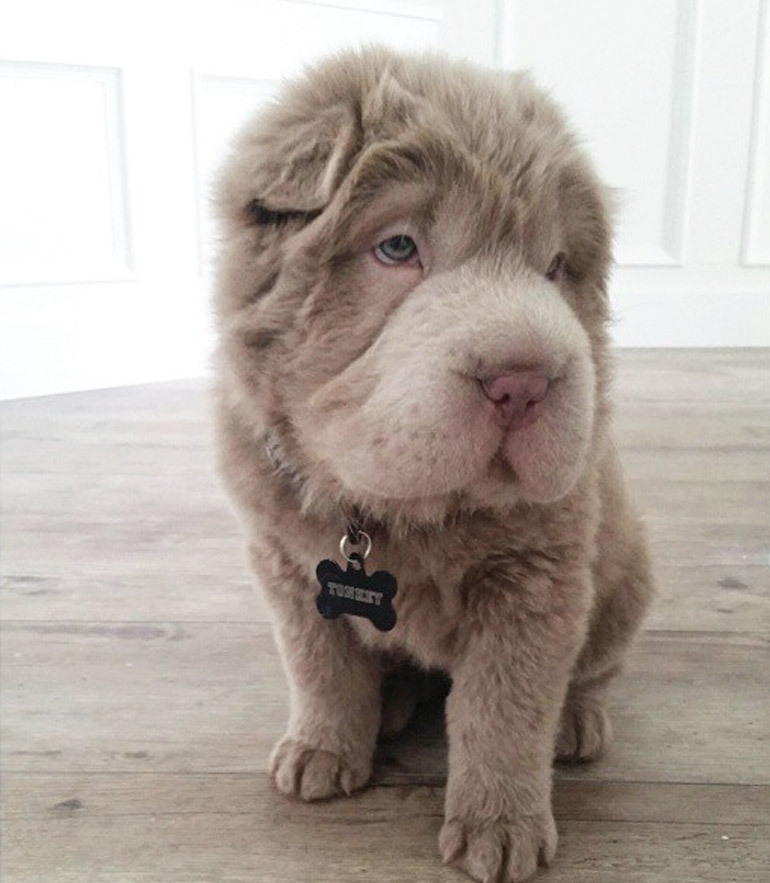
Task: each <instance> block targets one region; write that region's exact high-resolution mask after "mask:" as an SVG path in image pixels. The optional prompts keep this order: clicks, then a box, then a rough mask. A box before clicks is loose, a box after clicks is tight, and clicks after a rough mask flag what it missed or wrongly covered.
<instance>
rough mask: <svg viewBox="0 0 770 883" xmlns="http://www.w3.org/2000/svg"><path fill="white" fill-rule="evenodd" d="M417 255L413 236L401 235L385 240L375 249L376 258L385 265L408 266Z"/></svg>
mask: <svg viewBox="0 0 770 883" xmlns="http://www.w3.org/2000/svg"><path fill="white" fill-rule="evenodd" d="M416 254H417V245H416V243H415V241H414V239H412V237H411V236H407V235H406V234H404V233H399V234H398V235H397V236H391V237H390V238H389V239H384V240H383V241H382V242H381V243H380V244H379V245H378V246H376V247H375V249H374V256H375V257H376V258H377V260H378V261H381V262H382V263H383V264H391V265H393V264H407V263H409V261H410V260H411V259H412V258H413V257H414V256H415V255H416Z"/></svg>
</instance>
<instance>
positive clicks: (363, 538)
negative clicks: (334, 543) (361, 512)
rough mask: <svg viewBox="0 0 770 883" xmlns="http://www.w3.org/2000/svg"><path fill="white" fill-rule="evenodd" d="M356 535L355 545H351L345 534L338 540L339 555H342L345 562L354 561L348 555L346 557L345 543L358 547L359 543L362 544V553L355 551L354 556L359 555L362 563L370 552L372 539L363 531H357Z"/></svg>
mask: <svg viewBox="0 0 770 883" xmlns="http://www.w3.org/2000/svg"><path fill="white" fill-rule="evenodd" d="M357 533H358V542H357V543H353V542H352V541H351V539H350V537H349V536H348V535H347V534H343V535H342V539H341V540H340V555H342V557H343V558H344V559H345V560H346V561H355V560H356V559H355V558H351V557H350V555H348V553H347V550H346V545H345V544H346V543H348V544H350V545H351V546H360V545H361V543H363V544H364V550H363V552H358V551H356V555H360V556H361V558H363V560H364V561H366V559H367V558H368V557H369V553H370V552H371V551H372V538H371V537H370V536H369V534H368V533H366V531H364V530H359V531H357Z"/></svg>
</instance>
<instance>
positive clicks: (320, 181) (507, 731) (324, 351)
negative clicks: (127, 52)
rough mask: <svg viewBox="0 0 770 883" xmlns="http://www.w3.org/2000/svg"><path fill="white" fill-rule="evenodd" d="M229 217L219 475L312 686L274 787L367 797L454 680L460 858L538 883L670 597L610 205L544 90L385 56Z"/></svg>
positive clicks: (336, 86)
mask: <svg viewBox="0 0 770 883" xmlns="http://www.w3.org/2000/svg"><path fill="white" fill-rule="evenodd" d="M215 201H216V206H217V210H218V214H219V219H220V229H221V243H220V250H219V259H218V270H217V284H216V289H217V291H216V313H217V321H218V335H219V346H218V354H217V377H218V380H217V392H216V395H217V423H218V444H219V454H220V466H221V471H222V474H223V476H224V480H225V483H226V485H227V487H228V490H229V492H230V494H231V496H232V498H233V499H234V501H235V504H236V508H237V510H238V512H239V515H240V519H241V521H242V524H243V528H244V530H245V533H246V536H247V539H248V544H249V550H250V559H251V562H252V566H253V569H254V572H255V574H256V576H257V579H258V582H259V584H260V585H261V587H262V589H263V590H264V592H265V593H266V596H267V598H268V600H269V604H270V607H271V609H272V613H273V619H274V625H275V633H276V639H277V643H278V646H279V648H280V652H281V656H282V660H283V664H284V667H285V671H286V675H287V678H288V681H289V687H290V700H291V711H290V715H289V722H288V726H287V730H286V734H285V736H284V737H283V738H282V739H281V740H280V742H279V743H278V744H277V745H276V747H275V749H274V751H273V754H272V762H271V763H272V776H273V780H274V782H275V786H276V788H277V789H278V790H279V791H280V792H283V793H284V794H287V795H295V796H297V797H300V798H302V799H304V800H319V799H323V798H329V797H333V796H334V795H337V794H350V793H351V792H353V791H356V790H357V789H360V788H362V787H363V786H364V785H366V783H367V781H368V780H369V778H370V776H371V773H372V755H373V752H374V750H375V744H376V742H377V739H378V735H380V734H381V733H383V732H395V731H397V730H399V729H400V728H402V727H403V726H404V725H405V724H406V723H407V721H408V720H409V716H410V714H411V712H412V710H413V708H414V706H415V703H416V701H417V697H418V692H419V691H418V689H417V681H418V679H419V678H420V677H421V673H425V672H440V673H443V674H444V675H445V676H446V677H447V678H448V682H449V683H451V689H450V692H449V694H448V696H447V699H446V727H447V735H448V745H449V749H448V777H447V784H446V798H445V819H444V824H443V828H442V830H441V834H440V838H439V848H440V851H441V855H442V857H443V859H444V861H445V862H455V863H457V864H458V865H459V866H461V867H463V868H464V869H465V870H466V871H467V872H468V873H470V875H471V876H473V877H475V878H476V879H478V880H498V879H501V880H505V881H519V880H524V879H526V878H528V877H530V876H531V875H532V874H533V873H535V871H536V868H537V866H538V864H547V863H548V862H550V860H551V859H552V857H553V855H554V851H555V848H556V827H555V825H554V820H553V815H552V811H551V781H552V765H553V761H554V759H555V758H556V759H564V760H572V761H587V760H591V759H593V758H596V757H598V756H599V755H600V754H601V753H602V751H603V750H604V749H605V748H606V747H607V744H608V742H609V740H610V738H611V729H610V721H609V719H608V716H607V711H606V707H605V693H606V688H607V684H608V682H609V681H610V679H611V678H612V677H613V676H614V675H615V674H616V673H617V672H618V671H619V669H620V667H621V663H622V658H623V655H624V652H625V650H626V648H627V646H628V643H629V641H630V639H631V638H632V636H633V634H634V633H635V631H636V630H637V628H638V626H639V623H640V620H641V618H642V615H643V612H644V610H645V607H646V606H647V604H648V601H649V599H650V596H651V594H652V589H651V579H650V575H649V568H648V559H647V552H646V546H645V539H644V536H643V532H642V529H641V527H640V524H639V522H638V520H637V518H636V516H635V515H634V513H633V511H632V509H631V508H630V506H629V502H628V500H627V496H626V492H625V490H624V481H623V476H622V473H621V471H620V468H619V464H618V460H617V456H616V452H615V448H614V446H613V440H612V429H611V409H610V403H609V383H610V374H611V358H610V351H609V345H608V333H607V325H608V318H609V307H608V297H607V280H608V273H609V271H610V265H611V238H612V229H611V219H610V211H609V200H608V196H607V192H606V191H605V189H604V188H603V187H602V185H601V183H600V181H599V180H598V178H597V176H596V174H595V172H594V170H593V168H592V166H591V164H590V163H589V161H588V160H587V158H586V157H585V155H584V154H583V152H582V150H581V149H580V148H579V147H578V143H577V141H576V138H575V136H574V134H573V133H572V132H571V131H570V129H569V127H568V126H567V125H566V123H565V120H564V117H563V116H562V114H561V112H560V111H559V109H558V108H557V107H556V106H555V105H554V104H553V103H552V101H551V100H550V99H549V98H548V97H547V96H546V95H545V94H544V93H543V92H542V91H540V90H539V89H538V88H537V87H536V86H535V85H534V84H533V82H532V81H531V79H530V77H529V76H528V75H526V74H521V73H504V72H500V71H497V72H492V71H486V70H483V69H480V68H477V67H474V66H472V65H470V64H465V63H458V62H450V61H447V60H442V59H441V58H438V57H435V56H426V57H421V56H414V57H412V56H401V55H398V54H395V53H392V52H390V51H387V50H384V49H379V48H370V49H367V50H364V51H361V52H350V53H347V54H341V55H338V56H336V57H334V58H332V59H330V60H327V61H325V62H323V63H321V64H319V65H317V66H316V67H314V68H313V69H311V70H309V72H307V73H306V75H304V76H303V77H301V78H299V79H297V80H296V81H293V82H290V83H288V84H287V85H285V87H284V88H283V91H282V93H281V94H280V96H279V97H278V99H277V100H276V101H275V102H274V103H272V104H271V105H270V106H269V107H268V108H267V109H266V110H264V111H263V112H262V113H261V114H260V115H259V116H258V118H257V119H256V120H254V121H253V122H252V123H251V124H250V125H248V126H246V127H245V129H244V130H243V131H242V132H241V134H240V136H239V137H238V138H237V139H236V141H235V143H234V145H233V149H232V152H231V155H230V157H229V159H228V160H227V162H226V163H225V166H224V168H223V170H222V173H221V176H220V178H219V181H218V185H217V192H216V200H215Z"/></svg>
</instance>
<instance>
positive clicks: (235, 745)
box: [2, 351, 770, 883]
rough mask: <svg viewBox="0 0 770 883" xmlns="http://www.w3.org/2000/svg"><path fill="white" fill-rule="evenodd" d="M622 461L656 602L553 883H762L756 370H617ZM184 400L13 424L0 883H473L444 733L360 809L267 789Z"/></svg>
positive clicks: (765, 608) (256, 615)
mask: <svg viewBox="0 0 770 883" xmlns="http://www.w3.org/2000/svg"><path fill="white" fill-rule="evenodd" d="M616 389H617V395H616V398H617V400H618V410H619V414H618V417H619V419H618V423H619V432H620V437H621V443H622V447H623V449H624V451H625V461H626V464H627V467H628V471H629V474H630V476H631V478H632V482H633V485H634V490H635V492H636V496H637V498H638V501H639V504H640V506H641V508H642V509H643V511H644V512H645V513H646V518H647V522H648V524H649V529H650V534H651V538H652V543H653V547H654V553H655V558H656V561H657V565H658V573H659V578H660V586H661V593H660V598H659V601H658V603H657V605H656V607H655V610H654V612H653V613H652V615H651V617H650V619H649V623H648V630H647V632H646V634H645V635H644V637H643V638H642V639H641V641H640V642H639V645H638V647H637V648H636V650H635V652H634V654H633V657H632V660H631V662H630V666H629V671H628V674H627V676H626V677H625V678H624V679H623V680H622V681H621V682H619V683H618V684H617V686H616V688H615V691H614V694H613V700H612V711H613V714H614V722H615V730H616V735H617V739H616V743H615V745H614V746H613V749H612V751H611V753H610V755H609V757H608V758H607V759H606V760H605V761H603V762H601V763H599V764H596V765H594V766H587V767H584V768H579V769H566V770H559V771H558V772H557V776H556V785H555V797H554V799H555V810H556V816H557V821H558V823H559V829H560V834H561V840H560V848H559V852H558V855H557V860H556V863H555V865H554V867H553V868H552V870H551V871H550V872H549V873H548V875H547V877H546V879H547V880H548V881H550V883H588V881H591V883H604V881H606V883H642V881H644V883H662V881H665V883H688V881H714V883H725V881H741V883H742V881H752V883H760V881H762V883H767V881H770V647H769V645H768V635H770V566H769V565H770V561H769V560H768V549H769V547H770V530H769V526H770V354H768V352H767V351H764V352H760V351H753V352H750V351H741V352H735V351H732V352H723V351H712V352H692V351H690V352H687V351H665V352H649V351H648V352H644V351H635V352H626V353H624V354H623V355H622V358H621V367H620V371H619V376H618V380H617V384H616ZM207 408H208V404H207V398H206V393H205V389H204V387H203V384H202V383H201V382H182V383H173V384H164V385H159V386H147V387H141V388H135V389H121V390H113V391H108V392H95V393H84V394H77V395H71V396H59V397H54V398H47V399H36V400H29V401H21V402H14V403H9V404H6V405H5V406H3V408H2V437H3V442H2V519H3V520H2V567H3V583H2V618H3V636H2V758H3V776H2V814H3V822H2V824H3V831H2V834H3V837H2V880H3V883H65V881H66V883H99V881H120V883H124V881H131V883H134V881H145V883H181V881H185V883H187V881H189V883H192V881H201V883H203V881H206V883H209V881H244V883H246V881H248V883H261V881H301V883H304V881H312V883H316V881H318V883H346V881H371V883H382V881H393V883H405V881H416V883H431V881H447V883H449V881H461V880H463V879H465V878H464V877H463V876H462V875H461V874H460V873H459V872H456V871H454V870H452V869H448V868H444V867H442V866H441V865H440V863H439V860H438V854H437V846H436V840H437V834H438V830H439V826H440V822H441V805H442V784H443V780H444V772H445V760H444V745H443V741H442V739H443V736H442V728H441V720H440V715H434V716H433V717H430V716H429V717H427V718H425V719H423V720H422V721H421V724H420V726H419V727H417V728H415V729H413V730H412V731H411V732H409V733H408V734H407V736H405V737H404V738H403V739H401V740H400V741H398V742H396V743H393V744H389V745H387V746H384V747H383V748H382V750H381V752H380V754H379V757H378V762H377V765H376V774H375V783H374V787H372V788H370V789H369V790H368V791H366V792H365V793H363V794H361V795H359V796H356V797H354V798H350V799H347V800H343V801H334V802H330V803H327V804H324V805H318V806H303V805H300V804H297V803H291V802H288V801H286V800H284V799H282V798H279V797H278V796H277V795H275V794H274V793H273V792H272V791H271V789H270V787H269V783H268V779H267V775H266V772H265V768H266V760H267V756H268V751H269V748H270V746H271V744H272V743H273V741H274V740H275V739H277V738H278V736H279V735H280V734H281V732H282V727H283V724H284V721H285V718H286V714H287V697H286V691H285V686H284V679H283V675H282V673H281V670H280V665H279V660H278V657H277V655H276V651H275V647H274V645H273V642H272V639H271V635H270V628H269V625H268V624H267V619H266V615H265V609H264V606H263V604H262V602H261V600H260V598H259V596H258V595H257V593H256V592H255V591H254V590H253V589H252V587H251V585H250V581H249V576H248V573H247V569H246V565H245V559H244V554H243V552H242V549H241V542H240V537H239V536H238V530H237V527H236V524H235V522H234V520H233V518H232V516H231V515H230V513H229V510H228V508H227V505H226V503H225V500H224V496H223V493H222V492H221V491H220V489H219V487H218V485H217V482H216V478H215V476H214V474H213V468H212V455H211V445H210V438H209V434H210V429H209V421H208V417H207Z"/></svg>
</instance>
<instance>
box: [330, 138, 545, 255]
mask: <svg viewBox="0 0 770 883" xmlns="http://www.w3.org/2000/svg"><path fill="white" fill-rule="evenodd" d="M555 173H556V170H554V174H553V175H551V176H550V178H551V179H553V178H555ZM530 174H531V168H529V167H528V165H527V164H526V163H525V162H521V163H519V164H517V163H516V159H515V157H514V156H508V157H506V156H503V155H502V153H501V156H500V157H499V158H498V162H494V161H490V160H482V159H479V158H477V157H475V156H474V155H472V154H471V153H470V152H469V151H467V150H465V149H464V148H463V145H462V144H459V143H458V142H454V143H453V142H451V141H447V140H445V141H440V140H438V139H436V138H434V137H431V136H430V135H429V134H427V135H425V136H423V137H422V138H416V139H414V140H410V141H405V142H403V143H391V144H385V145H377V146H375V147H373V148H370V149H369V150H368V151H366V152H365V153H364V155H363V156H362V157H361V158H360V159H359V162H358V164H357V166H356V167H355V168H354V170H353V171H352V173H351V175H350V177H349V180H348V181H347V182H346V185H345V186H343V187H342V188H341V191H340V193H339V194H338V198H337V201H338V208H337V212H336V213H335V214H336V221H337V223H336V227H337V238H338V245H339V249H340V250H343V251H347V250H350V251H355V250H357V249H358V248H359V247H363V246H365V245H366V244H367V243H369V242H371V240H372V238H373V237H375V236H376V235H377V234H378V232H379V231H382V230H384V229H386V228H388V227H390V226H391V225H393V224H396V223H405V224H406V225H408V227H409V228H410V229H412V230H414V231H416V232H421V233H423V234H426V235H429V236H430V237H431V239H432V240H434V241H435V242H437V243H440V245H441V248H442V250H445V251H447V252H449V253H451V254H452V255H454V257H455V258H456V259H457V260H463V259H467V258H469V257H472V256H475V255H479V254H486V253H489V254H494V253H496V252H500V251H501V250H502V251H508V252H517V253H519V254H520V253H522V252H524V253H530V252H531V251H532V250H533V249H534V250H535V251H538V248H537V246H538V244H539V243H542V242H543V240H544V239H548V240H552V239H553V238H554V235H555V231H556V235H557V234H558V211H557V201H558V197H557V193H556V189H555V187H554V186H553V185H552V182H551V181H549V180H548V177H547V176H543V180H542V181H541V184H540V186H537V185H536V184H535V183H534V182H533V181H531V180H528V176H529V175H530ZM551 247H552V243H551V242H550V241H549V242H548V243H547V249H548V248H551ZM547 249H546V250H547Z"/></svg>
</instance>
